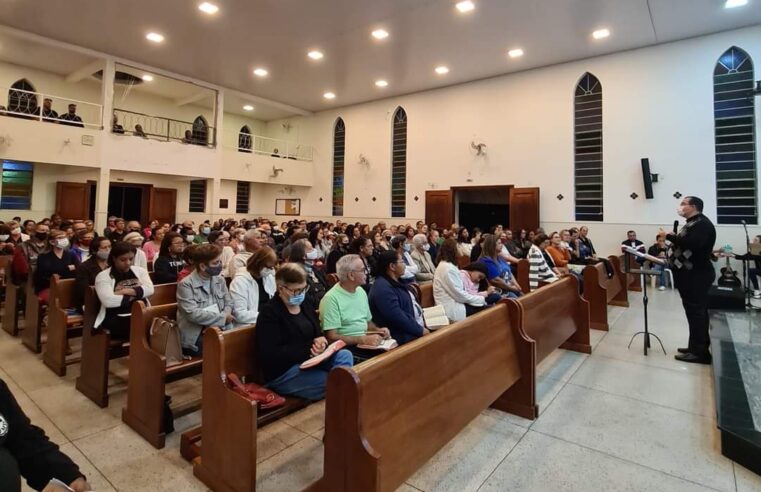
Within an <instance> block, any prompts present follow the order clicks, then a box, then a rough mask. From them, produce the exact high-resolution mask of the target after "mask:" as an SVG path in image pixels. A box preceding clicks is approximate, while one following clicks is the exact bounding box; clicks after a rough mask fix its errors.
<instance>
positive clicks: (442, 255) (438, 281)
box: [433, 234, 509, 322]
mask: <svg viewBox="0 0 761 492" xmlns="http://www.w3.org/2000/svg"><path fill="white" fill-rule="evenodd" d="M487 236H488V237H492V238H493V237H494V236H491V235H489V234H487ZM508 270H509V268H508ZM433 299H434V301H435V302H436V304H437V305H441V306H443V307H444V311H445V312H446V313H447V318H449V320H450V321H452V322H455V321H461V320H464V319H465V317H466V316H467V315H468V310H467V309H466V306H468V305H469V306H474V307H481V306H485V305H486V299H485V296H481V295H478V294H472V293H470V292H468V291H467V290H466V289H465V285H464V284H463V279H462V277H461V275H460V270H459V269H458V268H457V241H456V240H455V239H453V238H450V239H447V240H446V241H444V243H443V244H442V245H441V248H440V249H439V264H438V266H437V267H436V274H435V276H434V278H433Z"/></svg>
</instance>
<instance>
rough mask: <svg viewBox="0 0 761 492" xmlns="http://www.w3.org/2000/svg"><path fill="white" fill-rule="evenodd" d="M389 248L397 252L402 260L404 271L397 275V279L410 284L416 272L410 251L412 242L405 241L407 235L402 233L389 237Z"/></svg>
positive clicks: (416, 268)
mask: <svg viewBox="0 0 761 492" xmlns="http://www.w3.org/2000/svg"><path fill="white" fill-rule="evenodd" d="M391 249H393V250H394V251H396V252H397V254H398V255H399V257H400V258H401V259H402V261H403V262H404V273H403V274H402V275H401V276H400V277H399V281H400V282H402V283H403V284H411V283H412V282H414V281H415V277H416V275H417V273H418V267H417V265H416V264H415V262H414V261H412V256H410V251H411V250H412V244H411V243H408V242H407V237H406V236H403V235H396V236H394V237H393V238H391Z"/></svg>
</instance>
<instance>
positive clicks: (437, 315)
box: [423, 305, 449, 331]
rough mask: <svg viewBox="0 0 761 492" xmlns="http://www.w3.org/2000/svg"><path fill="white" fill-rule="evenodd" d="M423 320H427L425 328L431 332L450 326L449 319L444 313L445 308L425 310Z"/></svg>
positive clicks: (428, 308) (433, 307)
mask: <svg viewBox="0 0 761 492" xmlns="http://www.w3.org/2000/svg"><path fill="white" fill-rule="evenodd" d="M423 319H424V320H425V326H426V328H428V329H429V330H431V331H434V330H438V329H439V328H441V327H442V326H447V325H448V324H449V318H447V313H446V311H444V306H442V305H438V306H431V307H427V308H423Z"/></svg>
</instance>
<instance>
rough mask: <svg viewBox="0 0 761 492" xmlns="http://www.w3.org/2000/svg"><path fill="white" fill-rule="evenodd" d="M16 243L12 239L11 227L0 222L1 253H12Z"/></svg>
mask: <svg viewBox="0 0 761 492" xmlns="http://www.w3.org/2000/svg"><path fill="white" fill-rule="evenodd" d="M15 249H16V244H15V243H14V242H13V241H12V240H11V229H10V227H8V226H7V225H5V224H0V255H12V254H13V251H14V250H15Z"/></svg>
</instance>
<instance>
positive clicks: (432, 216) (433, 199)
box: [425, 190, 454, 228]
mask: <svg viewBox="0 0 761 492" xmlns="http://www.w3.org/2000/svg"><path fill="white" fill-rule="evenodd" d="M452 222H454V202H453V200H452V190H434V191H426V192H425V223H426V224H429V225H430V224H434V223H435V224H437V225H438V226H439V227H440V228H449V226H450V225H452Z"/></svg>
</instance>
